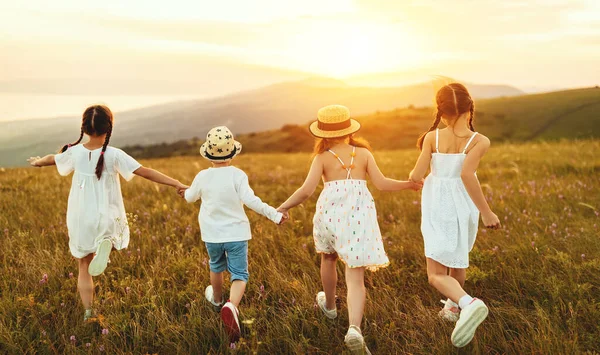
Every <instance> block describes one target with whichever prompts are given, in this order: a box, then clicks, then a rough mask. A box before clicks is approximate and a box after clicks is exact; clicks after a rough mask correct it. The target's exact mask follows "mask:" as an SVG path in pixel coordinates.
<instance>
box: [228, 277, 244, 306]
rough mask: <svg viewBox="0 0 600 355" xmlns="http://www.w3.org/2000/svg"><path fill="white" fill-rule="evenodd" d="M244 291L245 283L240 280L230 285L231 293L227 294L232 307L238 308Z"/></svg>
mask: <svg viewBox="0 0 600 355" xmlns="http://www.w3.org/2000/svg"><path fill="white" fill-rule="evenodd" d="M245 291H246V282H245V281H242V280H234V281H233V282H232V283H231V291H230V292H229V302H231V303H233V304H234V306H236V307H239V305H240V302H241V301H242V297H243V296H244V292H245Z"/></svg>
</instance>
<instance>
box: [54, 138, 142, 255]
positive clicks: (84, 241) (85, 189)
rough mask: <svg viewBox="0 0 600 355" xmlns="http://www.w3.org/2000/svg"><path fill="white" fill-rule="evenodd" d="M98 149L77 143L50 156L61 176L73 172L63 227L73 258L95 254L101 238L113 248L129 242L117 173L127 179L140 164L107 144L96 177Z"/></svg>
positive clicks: (99, 150) (122, 246) (131, 176)
mask: <svg viewBox="0 0 600 355" xmlns="http://www.w3.org/2000/svg"><path fill="white" fill-rule="evenodd" d="M101 152H102V149H101V148H99V149H95V150H89V149H87V148H85V147H84V146H83V145H82V144H78V145H76V146H73V147H71V148H69V149H67V151H65V152H64V153H61V154H57V155H56V156H55V157H54V159H55V161H56V168H57V169H58V172H59V173H60V174H61V175H63V176H67V175H69V174H70V173H71V172H72V171H74V172H75V173H74V174H73V180H72V183H71V192H70V193H69V204H68V207H67V229H68V230H69V249H70V250H71V254H73V256H74V257H76V258H83V257H85V256H86V255H88V254H91V253H95V252H96V249H97V247H98V244H100V242H101V241H102V240H103V239H110V240H111V241H112V242H113V246H114V247H115V248H116V249H123V248H126V247H127V245H128V244H129V226H128V224H127V216H126V214H125V206H124V205H123V196H122V195H121V183H120V181H119V175H118V174H121V176H123V177H124V178H125V179H126V180H128V181H129V180H131V179H132V178H133V177H134V174H133V172H134V171H135V170H137V169H138V168H140V167H141V165H140V163H138V162H137V161H136V160H135V159H133V158H132V157H131V156H129V155H127V153H125V152H124V151H122V150H120V149H117V148H113V147H107V148H106V152H105V153H104V170H103V171H102V177H101V178H100V180H98V178H97V177H96V174H95V171H96V164H97V163H98V158H99V157H100V153H101Z"/></svg>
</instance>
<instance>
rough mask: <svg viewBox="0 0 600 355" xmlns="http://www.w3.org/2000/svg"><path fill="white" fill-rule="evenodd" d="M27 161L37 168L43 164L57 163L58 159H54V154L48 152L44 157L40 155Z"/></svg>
mask: <svg viewBox="0 0 600 355" xmlns="http://www.w3.org/2000/svg"><path fill="white" fill-rule="evenodd" d="M27 162H28V163H29V164H31V166H35V167H37V168H41V167H42V166H50V165H55V164H56V161H55V160H54V154H48V155H46V156H45V157H43V158H40V157H31V158H29V159H27Z"/></svg>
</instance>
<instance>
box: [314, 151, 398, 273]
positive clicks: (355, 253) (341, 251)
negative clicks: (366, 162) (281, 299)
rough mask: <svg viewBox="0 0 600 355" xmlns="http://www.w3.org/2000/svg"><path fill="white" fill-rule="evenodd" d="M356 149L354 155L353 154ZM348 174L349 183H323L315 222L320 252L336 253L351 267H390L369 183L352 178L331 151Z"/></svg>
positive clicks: (373, 269)
mask: <svg viewBox="0 0 600 355" xmlns="http://www.w3.org/2000/svg"><path fill="white" fill-rule="evenodd" d="M354 149H355V148H353V152H354ZM330 152H331V154H333V155H334V156H335V157H336V158H338V160H339V161H340V163H342V166H343V167H344V169H346V171H347V172H348V175H347V177H346V180H333V181H328V182H325V183H324V187H323V191H321V195H320V196H319V200H318V201H317V211H316V213H315V216H314V219H313V225H314V227H313V238H314V241H315V249H316V251H317V253H325V254H333V253H337V254H338V257H339V258H340V260H342V261H343V262H344V263H345V264H346V265H348V267H350V268H356V267H364V268H366V269H367V270H370V271H376V270H378V269H380V268H383V267H386V266H388V265H389V263H390V261H389V259H388V257H387V255H386V253H385V249H384V248H383V239H382V237H381V231H380V230H379V223H378V222H377V210H376V209H375V201H374V200H373V196H371V192H370V191H369V189H368V188H367V181H366V180H356V179H352V177H351V175H350V171H351V169H352V164H353V163H354V156H353V157H352V162H351V163H350V168H346V166H345V165H344V162H343V161H342V160H341V159H340V158H339V156H338V155H337V154H335V153H334V152H333V151H331V150H330Z"/></svg>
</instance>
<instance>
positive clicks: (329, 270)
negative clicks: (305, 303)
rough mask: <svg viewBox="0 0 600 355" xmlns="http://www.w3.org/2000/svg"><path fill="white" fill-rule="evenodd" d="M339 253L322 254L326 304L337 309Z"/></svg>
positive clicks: (322, 279)
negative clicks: (336, 292)
mask: <svg viewBox="0 0 600 355" xmlns="http://www.w3.org/2000/svg"><path fill="white" fill-rule="evenodd" d="M337 259H338V255H337V253H333V254H321V282H322V283H323V291H324V292H325V299H326V302H325V306H326V307H327V309H335V288H336V286H337V269H336V266H337Z"/></svg>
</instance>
